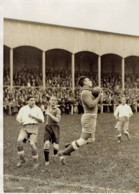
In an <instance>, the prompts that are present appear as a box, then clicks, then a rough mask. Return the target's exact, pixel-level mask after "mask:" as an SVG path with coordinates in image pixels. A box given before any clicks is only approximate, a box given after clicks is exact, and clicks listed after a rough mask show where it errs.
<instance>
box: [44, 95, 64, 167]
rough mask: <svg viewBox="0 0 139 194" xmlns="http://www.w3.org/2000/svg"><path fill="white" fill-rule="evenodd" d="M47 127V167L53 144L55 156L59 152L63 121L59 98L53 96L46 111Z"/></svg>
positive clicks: (45, 148) (45, 150)
mask: <svg viewBox="0 0 139 194" xmlns="http://www.w3.org/2000/svg"><path fill="white" fill-rule="evenodd" d="M45 115H47V118H46V126H45V133H44V158H45V166H47V165H49V151H50V146H51V143H52V144H53V156H54V157H55V156H57V153H58V151H59V134H60V127H59V122H60V120H61V111H60V109H59V108H58V106H57V98H56V97H55V96H52V97H51V98H50V100H49V105H48V108H47V110H46V111H45Z"/></svg>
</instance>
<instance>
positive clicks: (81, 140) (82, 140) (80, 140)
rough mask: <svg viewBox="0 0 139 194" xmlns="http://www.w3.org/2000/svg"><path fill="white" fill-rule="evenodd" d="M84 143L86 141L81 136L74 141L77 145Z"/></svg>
mask: <svg viewBox="0 0 139 194" xmlns="http://www.w3.org/2000/svg"><path fill="white" fill-rule="evenodd" d="M86 143H87V141H86V140H85V139H83V138H80V139H78V140H77V141H76V145H77V147H81V146H83V145H85V144H86Z"/></svg>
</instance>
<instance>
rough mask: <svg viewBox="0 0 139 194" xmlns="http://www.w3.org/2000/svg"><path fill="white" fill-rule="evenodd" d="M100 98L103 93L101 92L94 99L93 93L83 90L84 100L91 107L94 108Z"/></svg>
mask: <svg viewBox="0 0 139 194" xmlns="http://www.w3.org/2000/svg"><path fill="white" fill-rule="evenodd" d="M100 98H101V94H99V95H98V97H97V98H95V99H92V94H90V93H89V92H88V91H83V93H82V101H83V102H84V103H85V104H86V105H87V106H88V107H89V108H94V107H95V106H96V105H97V104H98V102H99V100H100Z"/></svg>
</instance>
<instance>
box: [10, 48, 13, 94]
mask: <svg viewBox="0 0 139 194" xmlns="http://www.w3.org/2000/svg"><path fill="white" fill-rule="evenodd" d="M10 89H11V91H12V89H13V49H12V48H11V49H10Z"/></svg>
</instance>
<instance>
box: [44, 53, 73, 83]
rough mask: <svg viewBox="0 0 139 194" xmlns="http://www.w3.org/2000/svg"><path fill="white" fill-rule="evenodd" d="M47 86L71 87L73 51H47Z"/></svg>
mask: <svg viewBox="0 0 139 194" xmlns="http://www.w3.org/2000/svg"><path fill="white" fill-rule="evenodd" d="M45 59H46V60H45V67H46V86H47V87H71V53H70V52H69V51H66V50H63V49H52V50H49V51H46V53H45Z"/></svg>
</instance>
